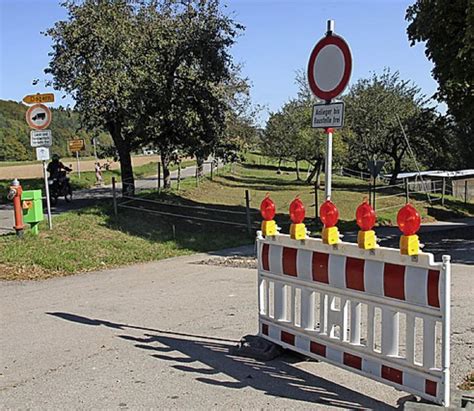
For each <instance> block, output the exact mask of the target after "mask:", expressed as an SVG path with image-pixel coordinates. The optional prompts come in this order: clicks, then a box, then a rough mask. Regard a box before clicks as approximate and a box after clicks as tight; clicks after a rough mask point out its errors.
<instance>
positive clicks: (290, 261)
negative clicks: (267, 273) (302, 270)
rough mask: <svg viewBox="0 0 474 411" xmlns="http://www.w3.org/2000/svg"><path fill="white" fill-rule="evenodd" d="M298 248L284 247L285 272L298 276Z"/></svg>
mask: <svg viewBox="0 0 474 411" xmlns="http://www.w3.org/2000/svg"><path fill="white" fill-rule="evenodd" d="M297 253H298V249H297V248H290V247H283V274H286V275H291V276H293V277H297V276H298V273H297V270H296V254H297Z"/></svg>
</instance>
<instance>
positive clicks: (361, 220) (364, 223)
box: [356, 200, 376, 231]
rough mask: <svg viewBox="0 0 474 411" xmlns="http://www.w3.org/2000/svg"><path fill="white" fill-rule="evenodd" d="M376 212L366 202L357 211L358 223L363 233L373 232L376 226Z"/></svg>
mask: <svg viewBox="0 0 474 411" xmlns="http://www.w3.org/2000/svg"><path fill="white" fill-rule="evenodd" d="M375 220H376V217H375V211H374V209H373V208H372V206H371V205H370V204H369V203H368V202H367V200H365V201H364V202H363V203H362V204H361V205H360V206H359V207H357V210H356V222H357V225H358V226H359V227H360V229H361V230H362V231H369V230H372V227H373V226H374V225H375Z"/></svg>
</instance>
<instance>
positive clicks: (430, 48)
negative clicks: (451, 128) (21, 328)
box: [406, 0, 474, 165]
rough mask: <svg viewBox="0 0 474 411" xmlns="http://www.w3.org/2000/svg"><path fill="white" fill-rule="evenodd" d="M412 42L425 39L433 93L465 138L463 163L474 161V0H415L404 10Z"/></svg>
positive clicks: (461, 154)
mask: <svg viewBox="0 0 474 411" xmlns="http://www.w3.org/2000/svg"><path fill="white" fill-rule="evenodd" d="M406 20H407V21H408V22H409V23H410V24H409V25H408V29H407V33H408V38H409V39H410V40H411V45H414V44H415V43H417V42H426V43H425V45H426V49H425V54H426V56H427V57H428V59H429V60H431V61H432V62H433V63H434V67H433V70H432V73H433V77H434V79H435V80H436V81H437V82H438V90H437V93H436V94H435V97H436V98H437V99H438V100H439V101H444V102H446V104H447V105H448V112H449V113H450V114H451V115H452V116H453V117H454V119H455V122H456V124H457V126H458V128H459V130H458V134H459V135H460V136H462V137H461V138H462V139H463V140H464V144H463V147H464V149H463V150H462V152H461V153H459V154H460V156H461V157H463V158H464V163H465V164H464V165H468V164H473V163H474V144H472V137H473V133H474V64H473V63H472V62H473V61H474V2H472V0H451V1H447V0H440V1H427V0H417V1H416V2H415V3H414V4H413V5H412V6H410V7H408V9H407V13H406Z"/></svg>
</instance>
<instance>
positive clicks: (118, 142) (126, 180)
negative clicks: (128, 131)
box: [109, 124, 135, 196]
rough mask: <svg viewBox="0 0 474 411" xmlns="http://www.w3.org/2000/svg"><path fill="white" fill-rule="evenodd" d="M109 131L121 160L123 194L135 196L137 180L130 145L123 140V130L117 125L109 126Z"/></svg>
mask: <svg viewBox="0 0 474 411" xmlns="http://www.w3.org/2000/svg"><path fill="white" fill-rule="evenodd" d="M109 131H110V134H111V136H112V139H113V140H114V144H115V147H116V148H117V151H118V154H119V158H120V173H121V178H122V194H123V195H127V196H133V195H134V194H135V178H134V177H133V167H132V156H131V154H130V144H129V142H128V141H127V140H126V139H124V138H123V136H122V132H121V128H120V126H119V125H117V124H111V125H109Z"/></svg>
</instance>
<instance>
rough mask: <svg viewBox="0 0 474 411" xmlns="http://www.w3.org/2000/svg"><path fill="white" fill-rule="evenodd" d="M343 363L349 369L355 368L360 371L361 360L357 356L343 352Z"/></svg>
mask: <svg viewBox="0 0 474 411" xmlns="http://www.w3.org/2000/svg"><path fill="white" fill-rule="evenodd" d="M343 362H344V364H345V365H348V366H349V367H352V368H357V369H358V370H361V369H362V358H361V357H358V356H357V355H352V354H349V353H347V352H345V353H344V359H343Z"/></svg>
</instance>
